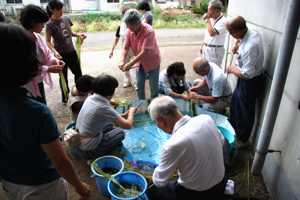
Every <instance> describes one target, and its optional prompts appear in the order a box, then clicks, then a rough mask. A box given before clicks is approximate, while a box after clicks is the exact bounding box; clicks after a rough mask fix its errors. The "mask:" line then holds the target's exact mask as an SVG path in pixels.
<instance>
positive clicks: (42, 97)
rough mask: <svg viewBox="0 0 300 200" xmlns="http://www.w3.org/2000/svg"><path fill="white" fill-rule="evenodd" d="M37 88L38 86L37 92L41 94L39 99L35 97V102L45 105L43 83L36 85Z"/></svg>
mask: <svg viewBox="0 0 300 200" xmlns="http://www.w3.org/2000/svg"><path fill="white" fill-rule="evenodd" d="M38 86H39V91H40V93H41V97H39V96H37V97H36V98H37V101H38V102H41V103H43V104H46V105H47V101H46V96H45V89H44V83H43V82H40V83H38Z"/></svg>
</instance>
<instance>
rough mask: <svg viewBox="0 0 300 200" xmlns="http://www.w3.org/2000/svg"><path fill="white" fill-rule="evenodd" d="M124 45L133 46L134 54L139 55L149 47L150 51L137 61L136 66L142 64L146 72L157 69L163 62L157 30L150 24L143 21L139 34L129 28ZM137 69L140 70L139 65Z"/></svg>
mask: <svg viewBox="0 0 300 200" xmlns="http://www.w3.org/2000/svg"><path fill="white" fill-rule="evenodd" d="M124 47H127V48H129V47H131V49H132V51H133V54H134V56H137V55H138V54H139V53H140V52H141V51H142V50H143V49H148V53H147V54H146V55H145V56H144V57H143V58H142V59H141V60H140V61H139V62H137V63H135V66H138V65H140V64H142V65H143V68H144V70H145V72H146V73H148V72H149V71H151V70H154V69H156V68H157V67H158V66H159V64H160V62H161V55H160V51H159V48H158V45H157V40H156V37H155V32H154V29H153V28H152V27H151V26H150V25H149V24H146V23H141V27H140V29H139V31H138V34H135V33H134V32H132V31H131V30H130V29H129V28H128V29H127V31H126V34H125V43H124ZM136 69H137V70H138V71H139V67H137V68H136Z"/></svg>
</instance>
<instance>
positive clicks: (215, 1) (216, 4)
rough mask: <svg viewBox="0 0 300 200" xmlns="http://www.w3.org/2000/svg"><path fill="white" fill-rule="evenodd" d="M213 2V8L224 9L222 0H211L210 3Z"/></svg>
mask: <svg viewBox="0 0 300 200" xmlns="http://www.w3.org/2000/svg"><path fill="white" fill-rule="evenodd" d="M210 4H213V9H219V10H220V11H222V7H223V5H222V2H221V1H219V0H211V1H209V5H210Z"/></svg>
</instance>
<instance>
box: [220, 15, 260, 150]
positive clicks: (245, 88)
mask: <svg viewBox="0 0 300 200" xmlns="http://www.w3.org/2000/svg"><path fill="white" fill-rule="evenodd" d="M226 27H227V29H228V31H229V33H230V35H232V37H234V38H235V39H238V40H240V44H239V46H238V48H237V50H238V52H233V53H237V54H238V57H237V61H238V67H237V68H235V67H234V66H228V67H227V69H226V71H227V73H233V74H235V75H236V76H238V81H237V85H236V88H235V91H234V93H233V95H232V100H231V103H230V123H231V125H232V126H233V128H234V129H235V132H236V134H237V137H238V139H239V140H240V141H241V142H242V143H240V144H239V146H240V147H243V146H247V145H248V143H247V141H248V139H249V137H250V135H251V131H252V127H253V124H254V117H255V102H256V98H257V97H258V96H259V93H260V89H261V86H262V81H263V77H264V73H263V71H264V66H263V64H264V48H263V42H262V39H261V36H260V34H259V32H258V31H257V30H255V29H250V28H248V27H247V26H246V21H245V19H244V18H243V17H241V16H236V17H232V18H230V19H228V21H227V24H226Z"/></svg>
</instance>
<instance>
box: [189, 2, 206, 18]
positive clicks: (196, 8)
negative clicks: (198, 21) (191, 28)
mask: <svg viewBox="0 0 300 200" xmlns="http://www.w3.org/2000/svg"><path fill="white" fill-rule="evenodd" d="M207 9H208V0H203V1H202V2H201V4H200V6H197V5H195V6H193V7H192V12H193V13H196V14H200V15H204V14H205V13H207Z"/></svg>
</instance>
